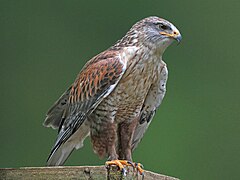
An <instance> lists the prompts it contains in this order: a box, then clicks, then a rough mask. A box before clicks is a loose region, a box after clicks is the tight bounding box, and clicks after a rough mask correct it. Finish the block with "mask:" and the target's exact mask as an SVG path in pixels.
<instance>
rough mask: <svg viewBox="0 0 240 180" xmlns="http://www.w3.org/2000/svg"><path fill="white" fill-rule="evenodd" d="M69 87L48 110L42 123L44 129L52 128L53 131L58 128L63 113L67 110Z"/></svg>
mask: <svg viewBox="0 0 240 180" xmlns="http://www.w3.org/2000/svg"><path fill="white" fill-rule="evenodd" d="M70 90H71V87H70V88H68V89H67V91H66V92H64V93H63V95H62V96H61V97H60V98H59V99H58V100H57V101H56V102H55V103H54V105H53V106H52V107H51V108H50V109H49V110H48V112H47V115H46V119H45V121H44V123H43V125H44V126H46V127H52V128H53V129H57V128H59V126H60V125H61V120H62V116H63V113H64V111H65V110H66V108H67V102H68V99H69V94H70Z"/></svg>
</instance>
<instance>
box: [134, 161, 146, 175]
mask: <svg viewBox="0 0 240 180" xmlns="http://www.w3.org/2000/svg"><path fill="white" fill-rule="evenodd" d="M135 168H136V169H137V171H138V172H139V174H140V175H142V176H144V170H143V165H142V164H141V163H135Z"/></svg>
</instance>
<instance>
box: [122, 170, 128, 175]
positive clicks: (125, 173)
mask: <svg viewBox="0 0 240 180" xmlns="http://www.w3.org/2000/svg"><path fill="white" fill-rule="evenodd" d="M122 174H123V176H126V175H127V170H126V169H125V168H122Z"/></svg>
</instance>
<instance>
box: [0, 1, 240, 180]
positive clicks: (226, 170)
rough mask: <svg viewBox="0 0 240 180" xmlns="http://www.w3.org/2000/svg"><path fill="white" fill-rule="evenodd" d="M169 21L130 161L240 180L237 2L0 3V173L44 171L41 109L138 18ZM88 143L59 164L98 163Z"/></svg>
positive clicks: (187, 174) (48, 135)
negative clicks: (164, 75) (145, 119)
mask: <svg viewBox="0 0 240 180" xmlns="http://www.w3.org/2000/svg"><path fill="white" fill-rule="evenodd" d="M150 15H156V16H160V17H164V18H166V19H168V20H170V21H171V22H173V23H174V24H175V25H176V26H177V27H178V28H179V30H180V31H181V33H182V35H183V41H182V43H181V44H180V45H179V46H176V45H172V46H171V47H170V48H169V49H168V50H167V51H166V53H165V55H164V59H165V61H166V63H167V64H168V68H169V80H168V84H167V94H166V98H165V100H164V102H163V104H162V105H161V108H160V109H159V111H158V112H157V115H156V117H155V118H154V121H153V122H152V124H151V126H150V128H149V129H148V132H147V133H146V135H145V137H144V139H143V141H142V142H141V144H140V145H139V147H138V148H137V150H136V151H135V152H134V160H135V161H139V162H141V163H142V164H144V166H145V168H146V169H148V170H152V171H155V172H158V173H163V174H167V175H171V176H175V177H179V178H181V179H188V180H203V179H209V180H213V179H214V180H215V179H217V180H219V179H240V140H239V138H240V131H239V130H240V123H239V121H240V114H239V108H240V95H239V92H240V82H239V78H240V72H239V69H240V58H239V57H240V50H239V40H240V35H239V34H240V23H239V22H240V1H239V0H228V1H226V0H211V1H210V0H202V1H192V0H185V1H159V0H158V1H157V0H151V1H142V0H140V1H133V0H132V1H126V0H122V1H113V0H112V1H110V0H109V1H103V0H102V1H97V0H95V1H93V0H90V1H80V0H71V1H67V0H66V1H60V0H54V1H53V0H52V1H44V0H41V1H40V0H39V1H34V0H29V1H26V0H22V1H19V0H1V1H0V23H1V24H0V69H1V71H0V72H1V76H0V82H1V88H0V93H1V109H0V116H1V121H0V122H1V128H0V142H1V146H0V167H1V168H3V167H21V166H44V165H45V161H46V158H47V157H48V154H49V152H50V149H51V147H52V145H53V143H54V141H55V138H56V134H57V132H56V131H53V130H52V129H49V128H44V127H43V126H42V122H43V120H44V118H45V112H46V111H47V110H48V108H49V107H50V106H51V105H52V104H53V103H54V101H55V100H57V99H58V97H59V96H60V95H61V94H62V93H63V92H64V91H65V89H66V88H67V87H68V86H69V85H70V84H71V83H72V82H73V81H74V79H75V77H76V75H77V74H78V72H79V71H80V70H81V68H82V66H83V65H84V64H85V62H86V61H87V60H89V59H90V58H91V57H93V56H94V55H96V54H98V53H99V52H101V51H103V50H105V49H107V48H108V47H110V46H111V45H112V44H113V43H114V42H115V41H116V40H118V39H119V38H121V37H122V36H123V35H124V34H125V33H126V31H128V29H129V28H130V27H131V26H132V25H133V24H134V23H135V22H136V21H138V20H140V19H142V18H144V17H147V16H150ZM104 162H105V160H99V159H98V157H97V156H96V155H95V154H94V153H93V151H92V149H91V145H90V142H89V140H87V141H86V142H85V146H84V148H83V149H81V150H79V151H75V152H74V153H73V154H72V155H71V157H70V158H69V159H68V161H67V163H66V165H97V164H104Z"/></svg>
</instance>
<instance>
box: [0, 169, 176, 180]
mask: <svg viewBox="0 0 240 180" xmlns="http://www.w3.org/2000/svg"><path fill="white" fill-rule="evenodd" d="M127 171H128V173H127V175H126V176H123V175H122V173H121V172H119V171H118V170H117V168H116V167H111V168H110V169H106V167H105V166H56V167H21V168H4V169H0V179H1V180H38V179H40V180H44V179H47V180H53V179H56V180H63V179H64V180H70V179H71V180H72V179H73V180H120V179H124V180H130V179H132V180H138V179H139V180H140V179H142V176H141V175H139V174H137V173H136V172H135V171H134V170H133V168H131V167H129V168H127ZM144 180H179V179H177V178H173V177H169V176H165V175H161V174H157V173H153V172H150V171H144Z"/></svg>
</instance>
